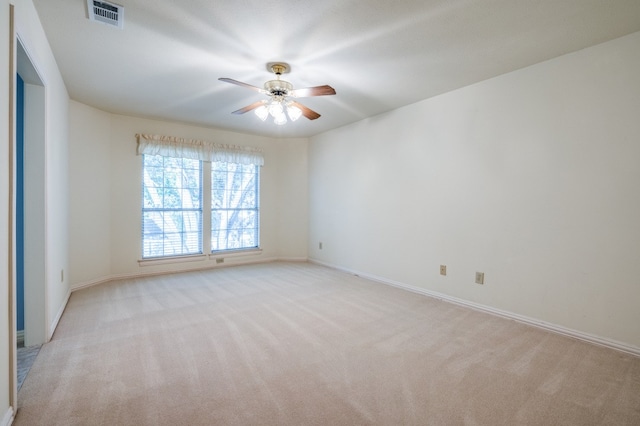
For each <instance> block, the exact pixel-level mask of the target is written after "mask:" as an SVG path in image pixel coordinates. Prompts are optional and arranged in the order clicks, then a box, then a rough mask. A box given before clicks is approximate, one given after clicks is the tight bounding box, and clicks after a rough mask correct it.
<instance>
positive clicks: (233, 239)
mask: <svg viewBox="0 0 640 426" xmlns="http://www.w3.org/2000/svg"><path fill="white" fill-rule="evenodd" d="M258 172H259V168H258V166H256V165H253V164H234V163H219V162H217V163H212V164H211V251H212V252H214V251H219V250H237V249H245V248H256V247H258V239H259V238H258V237H259V232H258V230H259V227H258V222H259V217H260V215H259V210H258V198H259V197H258V194H259V191H258V181H259V173H258Z"/></svg>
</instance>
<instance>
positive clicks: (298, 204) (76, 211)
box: [69, 102, 308, 287]
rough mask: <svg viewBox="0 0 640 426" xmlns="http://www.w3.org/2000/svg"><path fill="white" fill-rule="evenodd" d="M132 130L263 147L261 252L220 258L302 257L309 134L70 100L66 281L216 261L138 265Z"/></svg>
mask: <svg viewBox="0 0 640 426" xmlns="http://www.w3.org/2000/svg"><path fill="white" fill-rule="evenodd" d="M136 133H152V134H161V135H170V136H177V137H184V138H193V139H204V140H209V141H213V142H219V143H228V144H233V145H245V146H255V147H260V148H262V149H263V150H264V156H265V165H264V167H263V168H262V172H261V247H262V250H263V251H262V253H261V254H259V255H249V256H241V257H227V258H225V263H224V265H228V264H234V263H246V262H256V261H264V260H273V259H282V258H287V259H306V258H307V245H308V244H307V229H308V222H307V217H308V215H307V168H306V162H307V143H308V142H307V140H306V139H289V140H278V139H273V138H267V137H259V136H252V135H245V134H239V133H233V132H227V131H222V130H216V129H211V128H203V127H197V126H189V125H185V124H178V123H171V122H164V121H157V120H148V119H142V118H135V117H127V116H122V115H114V114H110V113H107V112H104V111H100V110H97V109H95V108H92V107H88V106H86V105H83V104H80V103H78V102H72V103H71V142H70V143H71V149H70V152H71V164H70V171H69V173H70V176H71V188H72V190H71V198H70V204H71V217H72V224H73V226H72V227H71V230H70V237H69V238H70V251H71V259H70V262H71V268H70V274H71V282H72V286H73V287H82V286H85V285H91V284H93V283H96V282H101V281H104V280H107V279H109V278H117V277H123V276H136V275H145V274H152V273H158V272H165V271H183V270H189V269H197V268H204V267H214V266H215V263H214V262H213V261H212V260H205V261H198V262H178V263H170V264H160V265H152V266H140V265H139V264H138V260H139V259H140V257H141V256H140V252H141V242H140V235H141V219H140V217H141V213H140V209H141V206H142V200H141V196H142V192H141V181H140V179H141V176H142V168H141V167H142V163H141V157H139V156H137V155H136V139H135V134H136Z"/></svg>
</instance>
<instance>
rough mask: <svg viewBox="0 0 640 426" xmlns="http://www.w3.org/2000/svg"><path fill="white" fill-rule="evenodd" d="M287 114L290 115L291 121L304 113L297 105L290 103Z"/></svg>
mask: <svg viewBox="0 0 640 426" xmlns="http://www.w3.org/2000/svg"><path fill="white" fill-rule="evenodd" d="M287 114H288V115H289V118H290V119H291V121H296V120H297V119H298V118H300V116H301V115H302V111H301V110H300V108H298V107H297V106H293V105H288V106H287Z"/></svg>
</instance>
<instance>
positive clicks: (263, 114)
mask: <svg viewBox="0 0 640 426" xmlns="http://www.w3.org/2000/svg"><path fill="white" fill-rule="evenodd" d="M255 113H256V115H257V116H258V118H260V120H262V121H264V120H266V119H267V117H268V116H269V110H268V109H267V107H266V106H264V105H262V106H261V107H258V108H256V109H255Z"/></svg>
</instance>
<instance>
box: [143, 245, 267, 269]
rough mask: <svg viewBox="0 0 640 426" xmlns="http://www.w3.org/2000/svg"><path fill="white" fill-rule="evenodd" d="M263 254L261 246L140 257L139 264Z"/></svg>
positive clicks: (161, 263)
mask: <svg viewBox="0 0 640 426" xmlns="http://www.w3.org/2000/svg"><path fill="white" fill-rule="evenodd" d="M257 254H262V249H261V248H253V249H243V250H225V251H218V252H215V253H209V254H195V255H191V256H172V257H154V258H152V259H139V260H138V265H139V266H152V265H166V264H171V263H185V262H201V261H204V260H207V259H209V260H217V259H224V258H226V257H240V256H254V255H257Z"/></svg>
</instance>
